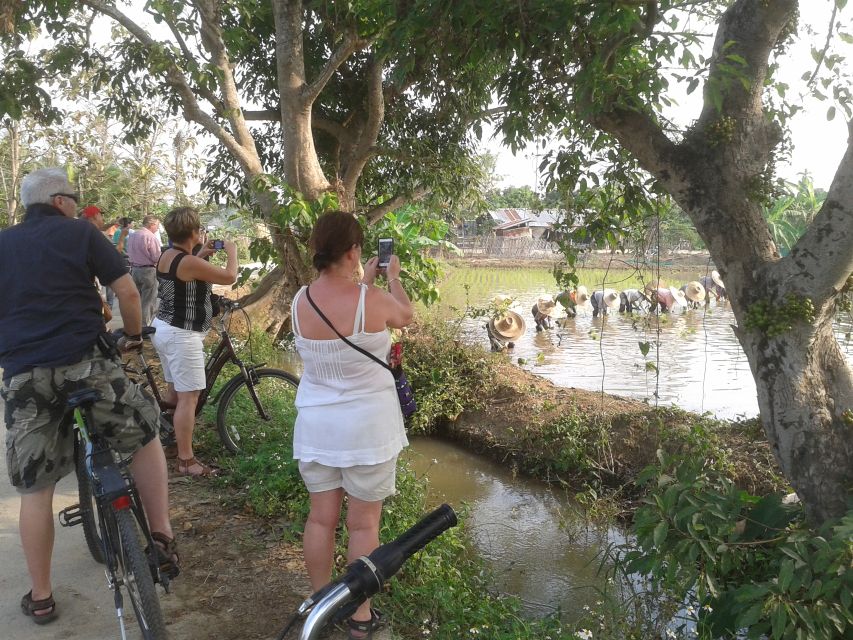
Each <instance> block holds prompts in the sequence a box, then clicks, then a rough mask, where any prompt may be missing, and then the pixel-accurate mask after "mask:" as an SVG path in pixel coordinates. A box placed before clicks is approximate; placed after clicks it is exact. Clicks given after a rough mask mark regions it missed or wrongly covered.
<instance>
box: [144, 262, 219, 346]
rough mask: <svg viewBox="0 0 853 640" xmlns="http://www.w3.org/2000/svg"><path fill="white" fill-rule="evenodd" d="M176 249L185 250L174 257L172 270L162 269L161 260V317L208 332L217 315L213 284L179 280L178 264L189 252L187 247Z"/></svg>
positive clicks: (158, 314) (159, 314) (159, 280)
mask: <svg viewBox="0 0 853 640" xmlns="http://www.w3.org/2000/svg"><path fill="white" fill-rule="evenodd" d="M173 248H174V249H176V250H178V251H180V252H181V253H179V254H178V255H176V256H175V258H174V259H173V260H172V264H171V265H169V271H168V273H164V272H162V271H160V263H159V261H158V262H157V281H158V282H159V284H160V287H159V290H158V292H157V297H158V298H160V309H159V310H158V311H157V317H158V318H159V319H160V320H162V321H163V322H165V323H167V324H170V325H172V326H173V327H178V328H180V329H186V330H187V331H202V332H205V333H206V332H207V331H209V330H210V321H211V319H212V318H213V306H212V305H211V303H210V293H211V289H212V285H211V284H210V283H209V282H202V281H201V280H191V281H189V282H185V281H183V280H181V279H179V278H178V275H177V274H178V265H179V264H180V263H181V260H183V259H184V258H185V257H186V256H187V255H188V254H187V252H186V251H184V250H183V249H178V247H173ZM161 260H162V256H161Z"/></svg>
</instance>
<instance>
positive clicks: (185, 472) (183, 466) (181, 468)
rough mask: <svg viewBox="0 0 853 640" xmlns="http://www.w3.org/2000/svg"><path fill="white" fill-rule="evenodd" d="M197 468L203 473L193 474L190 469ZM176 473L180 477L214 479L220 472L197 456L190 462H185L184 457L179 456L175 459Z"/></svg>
mask: <svg viewBox="0 0 853 640" xmlns="http://www.w3.org/2000/svg"><path fill="white" fill-rule="evenodd" d="M195 466H199V467H201V471H199V472H198V473H192V472H191V471H190V468H191V467H195ZM175 473H177V474H178V475H179V476H186V477H188V478H213V477H216V476H218V475H219V473H220V471H219V469H218V468H216V467H212V466H210V465H206V464H204V463H203V462H201V461H199V460H198V459H197V458H196V457H195V456H193V457H192V458H190V459H189V460H184V459H183V458H182V457H180V456H178V457H177V458H175Z"/></svg>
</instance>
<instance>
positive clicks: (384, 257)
mask: <svg viewBox="0 0 853 640" xmlns="http://www.w3.org/2000/svg"><path fill="white" fill-rule="evenodd" d="M377 253H378V255H379V263H378V265H377V266H378V267H379V268H380V269H385V268H386V267H387V266H388V264H389V263H390V262H391V256H392V255H394V239H393V238H379V251H378V252H377Z"/></svg>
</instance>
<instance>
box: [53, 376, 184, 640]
mask: <svg viewBox="0 0 853 640" xmlns="http://www.w3.org/2000/svg"><path fill="white" fill-rule="evenodd" d="M101 400H103V396H102V395H101V393H100V391H97V390H96V389H81V390H79V391H76V392H74V393H72V394H71V395H69V396H68V406H69V407H70V408H72V409H73V411H74V426H75V429H74V430H75V433H76V436H75V440H74V459H75V465H76V474H77V488H78V492H79V496H80V502H79V503H78V504H75V505H71V506H70V507H67V508H65V509H63V510H62V511H60V512H59V523H60V524H61V525H62V526H63V527H73V526H76V525H78V524H82V525H83V533H84V536H85V538H86V545H87V546H88V548H89V551H90V553H91V554H92V557H93V558H94V559H95V561H96V562H99V563H101V564H104V565H106V569H105V573H106V576H107V582H108V585H109V587H110V588H111V589H112V590H113V593H114V602H115V607H116V615H117V616H118V620H119V628H120V630H121V637H122V639H123V640H124V639H125V638H126V637H127V636H126V629H125V622H124V597H123V596H122V591H121V589H122V587H124V588H125V590H126V591H127V593H128V596H129V597H130V602H131V604H132V606H133V611H134V613H135V614H136V620H137V622H138V623H139V628H140V630H141V631H142V637H143V638H144V639H145V640H165V638H166V637H167V636H166V626H165V622H164V620H163V613H162V611H161V609H160V599H159V597H158V596H157V592H156V590H155V587H154V584H155V583H160V584H161V585H162V586H163V588H164V589H165V590H166V592H167V593H168V591H169V577H168V576H167V575H166V574H165V573H161V571H160V563H159V559H158V553H157V547H156V546H155V542H154V539H153V538H152V536H151V531H150V530H149V528H148V520H147V519H146V517H145V511H144V509H143V507H142V501H141V500H140V498H139V493H138V492H137V490H136V484H135V483H134V480H133V476H132V474H131V473H130V470H129V469H128V465H129V463H130V459H129V458H127V459H124V458H121V456H119V455H118V454H117V453H116V452H114V451H113V450H112V448H111V447H110V446H109V443H108V442H107V441H106V439H105V438H103V437H102V435H101V434H100V433H99V432H98V430H97V427H96V425H95V421H94V420H93V418H92V405H93V404H94V403H95V402H99V401H101ZM140 535H141V537H142V539H143V540H144V541H145V546H144V547H143V546H142V544H140Z"/></svg>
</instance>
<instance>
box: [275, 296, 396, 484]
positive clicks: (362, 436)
mask: <svg viewBox="0 0 853 640" xmlns="http://www.w3.org/2000/svg"><path fill="white" fill-rule="evenodd" d="M359 286H360V287H361V293H360V295H359V299H358V308H357V309H356V312H355V319H354V322H353V329H352V335H351V336H347V339H348V340H349V341H350V342H352V343H353V344H356V345H358V346H359V347H361V348H362V349H364V350H365V351H367V352H369V353H372V354H373V355H375V356H376V357H377V358H379V359H380V360H382V361H387V360H388V352H389V351H390V349H391V336H390V334H389V333H388V331H387V330H385V331H378V332H376V333H367V332H365V330H364V316H365V313H364V297H365V293H366V292H367V285H366V284H361V285H359ZM305 289H306V287H302V288H301V289H300V290H299V291H298V292H297V294H296V295H295V296H294V297H293V303H292V304H291V319H292V320H291V322H292V324H293V333H294V335H295V336H296V350H297V351H298V352H299V355H300V356H301V357H302V363H303V365H304V372H303V374H302V379H301V380H300V382H299V389H298V390H297V392H296V408H297V411H298V414H297V417H296V427H295V429H294V434H293V457H294V458H295V459H297V460H302V461H303V462H319V463H321V464H325V465H327V466H330V467H353V466H356V465H363V464H379V463H380V462H386V461H387V460H390V459H391V458H393V457H394V456H396V455H397V454H398V453H400V451H401V450H402V449H403V447H405V446H406V445H408V444H409V441H408V439H407V438H406V430H405V427H404V426H403V414H402V412H401V411H400V400H399V398H398V397H397V389H396V387H395V386H394V376H393V375H391V372H390V371H388V370H387V369H384V368H383V367H381V366H380V365H379V363H378V362H374V361H373V360H371V359H370V358H368V357H367V356H366V355H364V354H363V353H359V352H358V351H356V350H355V349H353V348H352V347H350V346H349V345H348V344H346V343H345V342H344V341H343V340H341V339H340V338H334V339H331V340H312V339H310V338H304V337H303V336H302V332H301V331H300V329H299V318H298V315H297V313H296V305H297V302H298V301H299V298H300V297H302V295H303V294H304V292H305ZM308 313H316V312H315V311H314V310H313V308H311V309H310V311H308ZM342 333H343V332H342Z"/></svg>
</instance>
